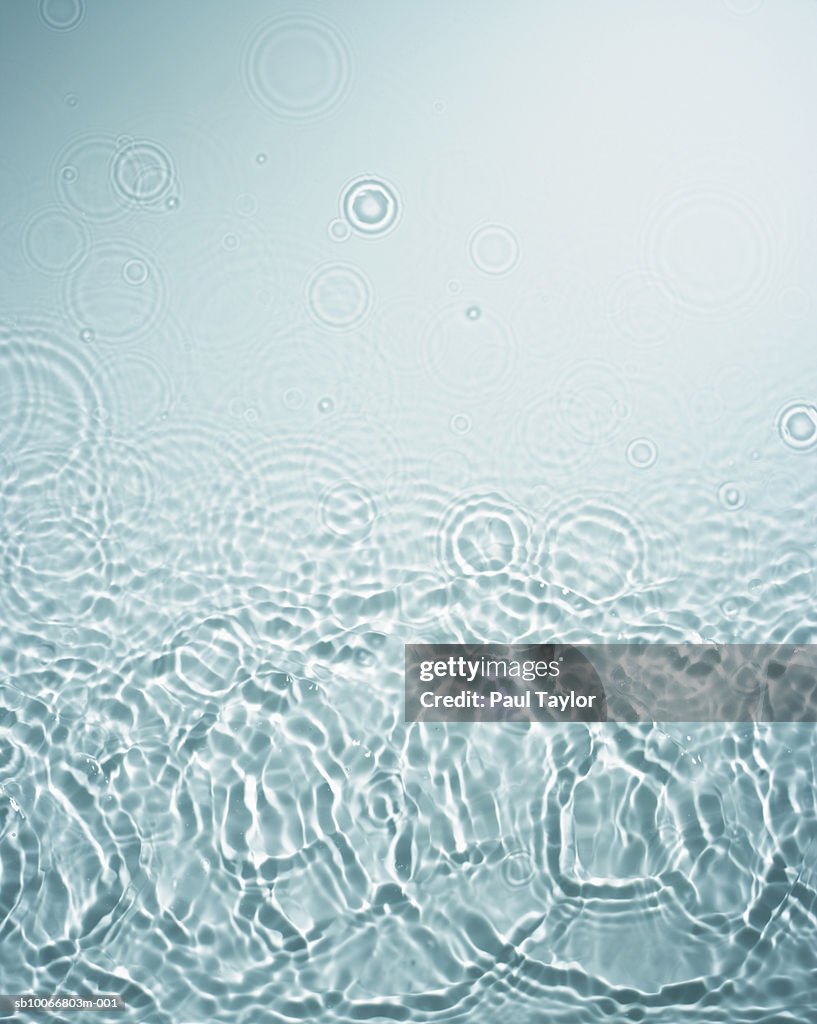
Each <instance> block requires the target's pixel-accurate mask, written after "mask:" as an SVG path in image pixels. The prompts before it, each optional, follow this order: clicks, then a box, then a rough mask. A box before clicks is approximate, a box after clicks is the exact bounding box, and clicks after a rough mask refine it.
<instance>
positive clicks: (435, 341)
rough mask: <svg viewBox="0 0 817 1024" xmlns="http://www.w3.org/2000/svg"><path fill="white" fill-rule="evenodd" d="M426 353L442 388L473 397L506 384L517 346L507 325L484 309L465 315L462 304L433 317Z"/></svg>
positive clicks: (432, 372) (433, 374) (430, 367)
mask: <svg viewBox="0 0 817 1024" xmlns="http://www.w3.org/2000/svg"><path fill="white" fill-rule="evenodd" d="M469 308H470V309H472V310H473V309H478V307H469ZM424 355H425V359H426V362H427V365H428V370H429V371H430V373H431V375H432V377H433V378H434V380H435V382H436V383H437V384H438V385H439V386H440V387H442V388H444V389H445V390H446V391H449V392H451V393H452V394H456V395H460V396H468V397H469V398H470V399H472V400H473V399H475V398H477V397H478V396H479V395H484V394H488V393H489V392H491V391H494V390H496V389H498V388H500V387H502V386H503V384H504V383H505V381H506V379H507V377H508V375H509V374H510V371H511V367H512V365H513V362H514V358H515V346H514V339H513V334H512V333H511V330H510V328H509V327H508V326H507V324H505V323H503V322H502V321H501V320H499V319H497V318H496V317H494V316H493V315H490V314H487V313H485V312H482V311H479V315H478V316H474V315H473V312H472V314H471V315H470V316H469V315H467V314H466V315H465V316H463V310H462V306H459V305H456V306H450V307H448V308H447V309H444V310H442V312H440V313H438V314H437V316H435V317H434V319H433V320H432V322H431V325H430V327H429V329H428V333H427V335H426V343H425V352H424Z"/></svg>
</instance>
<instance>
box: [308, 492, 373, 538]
mask: <svg viewBox="0 0 817 1024" xmlns="http://www.w3.org/2000/svg"><path fill="white" fill-rule="evenodd" d="M320 518H321V522H322V523H323V525H324V526H325V527H326V529H327V530H329V531H330V533H333V534H334V535H335V536H336V537H340V538H341V539H342V540H348V541H359V540H363V539H364V538H365V537H367V536H368V535H369V533H371V530H372V527H373V526H374V522H375V520H376V518H377V506H376V505H375V501H374V498H373V497H372V495H371V494H370V493H369V492H368V491H367V490H366V488H365V487H361V486H359V485H358V484H353V483H349V482H344V483H340V484H337V485H336V486H334V487H332V488H330V489H329V490H328V491H327V492H326V493H325V494H324V496H323V498H322V499H321V503H320Z"/></svg>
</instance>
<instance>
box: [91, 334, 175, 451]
mask: <svg viewBox="0 0 817 1024" xmlns="http://www.w3.org/2000/svg"><path fill="white" fill-rule="evenodd" d="M95 380H97V381H98V382H99V388H100V391H101V392H102V394H103V396H104V398H103V409H104V411H105V421H106V424H107V426H108V427H109V429H111V430H113V431H114V433H116V434H119V435H128V434H136V435H138V434H141V432H142V431H143V430H144V429H145V428H146V427H150V426H153V425H154V424H157V423H159V422H160V421H161V420H162V419H163V418H165V417H166V416H167V415H168V414H169V412H170V410H171V409H172V408H173V405H174V402H175V396H176V381H175V380H174V378H173V376H172V375H171V373H170V371H169V370H168V368H167V366H166V365H165V364H164V362H163V361H160V360H159V359H157V358H156V357H154V356H153V355H151V354H149V353H147V352H133V351H125V352H119V353H117V354H116V355H115V356H112V357H110V358H108V359H107V360H105V361H104V362H103V363H101V364H100V366H99V367H98V369H97V371H96V374H95Z"/></svg>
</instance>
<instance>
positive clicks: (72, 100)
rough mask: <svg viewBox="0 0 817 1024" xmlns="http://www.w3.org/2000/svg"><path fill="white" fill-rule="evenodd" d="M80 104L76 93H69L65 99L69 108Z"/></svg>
mask: <svg viewBox="0 0 817 1024" xmlns="http://www.w3.org/2000/svg"><path fill="white" fill-rule="evenodd" d="M78 102H79V100H78V98H77V95H76V93H73V92H69V93H68V95H67V96H66V97H65V105H66V106H68V107H75V106H76V105H77V103H78Z"/></svg>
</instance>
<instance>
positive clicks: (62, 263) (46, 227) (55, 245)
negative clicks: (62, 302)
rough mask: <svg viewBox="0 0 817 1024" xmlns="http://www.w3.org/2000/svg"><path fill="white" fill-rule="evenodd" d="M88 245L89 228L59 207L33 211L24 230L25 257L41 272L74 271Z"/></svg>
mask: <svg viewBox="0 0 817 1024" xmlns="http://www.w3.org/2000/svg"><path fill="white" fill-rule="evenodd" d="M89 245H90V236H89V234H88V229H87V228H86V227H85V225H84V224H82V223H81V222H80V221H77V220H75V219H74V218H73V217H72V216H71V215H70V214H68V213H66V212H65V210H63V209H61V208H60V207H51V208H49V209H47V210H41V211H40V212H39V213H36V214H35V215H34V216H33V217H32V218H31V220H30V221H29V222H28V224H27V225H26V227H25V231H24V232H23V251H24V253H25V256H26V259H27V260H28V262H29V263H30V264H31V266H32V267H34V269H35V270H40V271H42V273H44V274H51V275H53V276H58V275H60V274H64V273H66V272H67V271H70V270H73V269H74V268H75V267H76V266H77V265H78V264H79V263H80V262H81V261H82V259H83V257H84V256H85V254H86V252H87V251H88V247H89Z"/></svg>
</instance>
